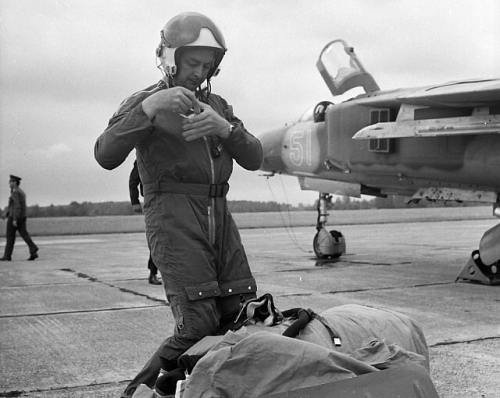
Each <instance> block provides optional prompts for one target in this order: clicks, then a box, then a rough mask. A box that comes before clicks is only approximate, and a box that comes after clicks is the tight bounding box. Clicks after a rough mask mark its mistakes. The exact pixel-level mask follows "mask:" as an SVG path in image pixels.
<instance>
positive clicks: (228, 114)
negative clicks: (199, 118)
mask: <svg viewBox="0 0 500 398" xmlns="http://www.w3.org/2000/svg"><path fill="white" fill-rule="evenodd" d="M221 100H222V103H223V106H224V116H225V118H226V120H227V121H228V122H229V123H231V124H232V125H233V126H234V128H233V131H232V132H231V135H230V136H229V137H228V138H226V139H225V140H224V141H223V142H224V148H226V149H227V151H228V152H229V154H230V155H231V157H232V158H233V159H234V160H235V161H236V163H238V164H239V165H240V166H241V167H243V168H244V169H246V170H252V171H253V170H258V169H259V168H260V166H261V165H262V162H263V160H264V155H263V151H262V145H261V143H260V141H259V139H258V138H256V137H255V136H253V135H252V134H250V133H249V132H248V131H247V129H246V128H245V126H244V124H243V122H242V121H241V120H240V119H238V118H237V117H236V116H234V113H233V109H232V106H230V105H228V104H227V102H226V101H225V100H224V99H222V98H221Z"/></svg>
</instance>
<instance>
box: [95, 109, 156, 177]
mask: <svg viewBox="0 0 500 398" xmlns="http://www.w3.org/2000/svg"><path fill="white" fill-rule="evenodd" d="M154 129H155V128H154V126H153V124H152V123H151V121H150V120H149V118H148V116H147V115H146V113H144V111H143V109H142V102H140V103H139V104H138V105H136V106H135V107H134V108H132V109H131V110H130V111H125V112H120V111H118V112H117V113H116V114H115V115H114V116H113V117H112V118H111V119H110V121H109V125H108V127H107V128H106V130H104V132H103V133H102V134H101V136H100V137H99V138H98V139H97V141H96V143H95V146H94V157H95V159H96V160H97V162H98V163H99V164H100V165H101V167H103V168H105V169H107V170H112V169H114V168H116V167H118V166H119V165H121V164H122V163H123V162H124V161H125V159H126V158H127V156H128V155H129V154H130V152H131V151H132V150H133V149H134V148H135V146H136V145H137V144H138V143H139V142H140V141H142V140H143V139H144V138H146V137H148V136H149V135H150V134H152V133H153V132H154Z"/></svg>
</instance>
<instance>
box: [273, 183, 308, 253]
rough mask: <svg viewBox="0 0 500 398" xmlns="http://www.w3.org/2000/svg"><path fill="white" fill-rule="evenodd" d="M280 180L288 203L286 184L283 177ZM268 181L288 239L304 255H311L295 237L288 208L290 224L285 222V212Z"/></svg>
mask: <svg viewBox="0 0 500 398" xmlns="http://www.w3.org/2000/svg"><path fill="white" fill-rule="evenodd" d="M279 179H280V182H281V186H282V188H283V193H284V195H285V201H286V202H288V197H287V195H286V188H285V184H284V183H283V179H282V178H281V175H280V176H279ZM266 181H267V186H268V187H269V190H270V191H271V195H272V196H273V199H274V201H275V202H276V204H277V205H278V212H279V214H280V217H281V221H282V222H283V226H284V227H285V230H286V232H287V234H288V237H289V238H290V240H291V241H292V243H293V244H294V245H295V246H296V247H297V248H298V249H299V250H301V251H302V252H304V253H311V251H309V250H306V249H304V248H303V247H302V245H301V244H300V243H299V241H298V239H297V236H296V235H295V231H294V230H293V225H292V216H291V214H290V208H289V207H287V214H288V224H289V225H287V223H286V221H285V218H284V215H283V212H282V210H281V206H280V205H279V203H278V201H277V199H276V196H275V195H274V192H273V189H272V187H271V184H269V178H266Z"/></svg>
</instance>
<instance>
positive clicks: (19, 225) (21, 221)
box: [0, 175, 38, 261]
mask: <svg viewBox="0 0 500 398" xmlns="http://www.w3.org/2000/svg"><path fill="white" fill-rule="evenodd" d="M20 184H21V178H20V177H16V176H14V175H10V179H9V186H10V198H9V207H8V209H7V212H6V213H5V214H2V219H5V218H6V217H7V232H6V234H5V236H6V238H7V244H6V245H5V251H4V254H3V257H2V258H0V261H11V260H12V252H13V251H14V243H15V242H16V232H17V231H19V235H21V237H22V238H23V239H24V241H25V242H26V244H27V245H28V248H29V250H30V256H29V258H28V261H33V260H35V259H37V258H38V246H37V245H35V243H34V242H33V240H32V239H31V236H30V234H29V233H28V230H27V229H26V220H27V215H26V194H25V193H24V191H23V190H22V189H21V188H19V185H20Z"/></svg>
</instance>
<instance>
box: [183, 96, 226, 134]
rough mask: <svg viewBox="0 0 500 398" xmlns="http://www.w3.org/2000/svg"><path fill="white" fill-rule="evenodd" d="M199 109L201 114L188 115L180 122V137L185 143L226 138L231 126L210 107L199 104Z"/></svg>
mask: <svg viewBox="0 0 500 398" xmlns="http://www.w3.org/2000/svg"><path fill="white" fill-rule="evenodd" d="M200 107H201V113H199V114H198V115H190V116H189V117H186V118H185V119H184V120H183V121H182V130H183V132H182V136H183V137H184V138H185V139H186V141H193V140H196V139H197V138H201V137H209V136H219V137H220V138H223V139H224V138H228V137H229V134H230V133H229V132H230V129H231V124H230V123H229V122H228V121H227V120H226V119H224V118H223V117H222V116H220V115H219V114H218V113H217V112H215V111H214V110H213V109H212V107H211V106H210V105H207V104H204V103H201V102H200Z"/></svg>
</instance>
